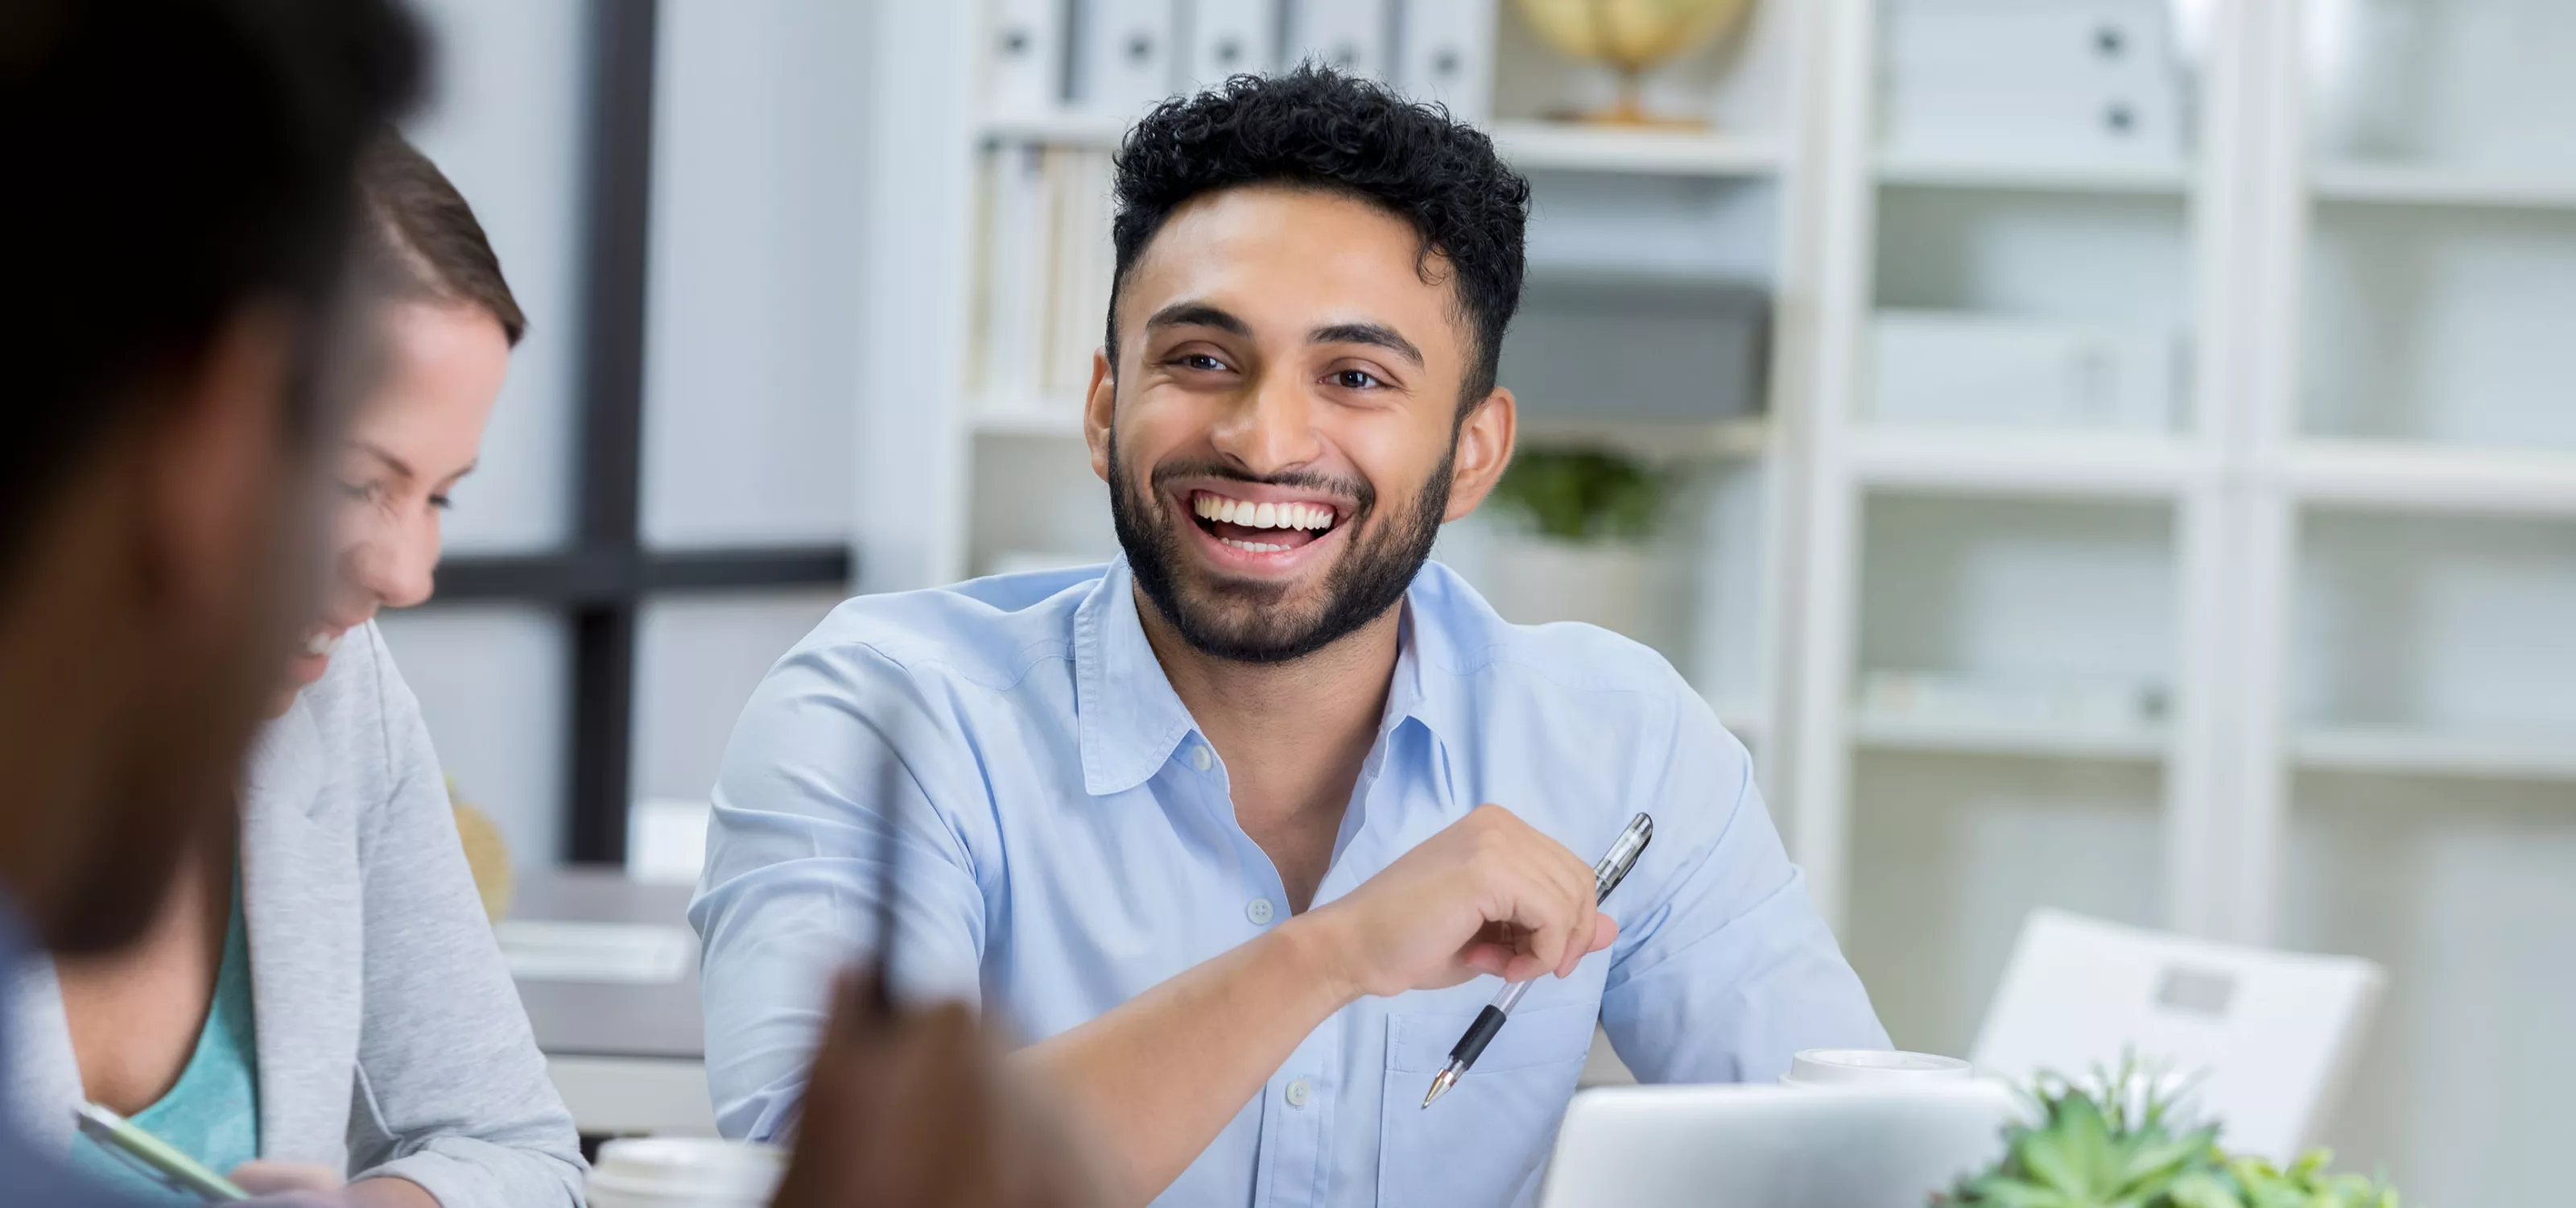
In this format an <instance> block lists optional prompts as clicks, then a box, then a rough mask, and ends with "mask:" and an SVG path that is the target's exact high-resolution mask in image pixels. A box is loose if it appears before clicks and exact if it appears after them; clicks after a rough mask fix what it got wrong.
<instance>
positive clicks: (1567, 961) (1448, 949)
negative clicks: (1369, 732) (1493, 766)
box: [1297, 805, 1619, 996]
mask: <svg viewBox="0 0 2576 1208" xmlns="http://www.w3.org/2000/svg"><path fill="white" fill-rule="evenodd" d="M1593 893H1594V889H1593V880H1592V866H1591V865H1589V864H1586V863H1584V862H1583V860H1582V858H1581V857H1579V856H1576V855H1575V854H1574V853H1573V852H1570V851H1567V850H1566V849H1565V845H1563V844H1561V843H1558V842H1557V841H1556V840H1554V839H1550V838H1548V837H1547V836H1546V835H1543V834H1540V833H1539V832H1538V831H1537V830H1535V829H1533V828H1532V827H1531V826H1530V825H1529V824H1528V823H1526V822H1523V821H1521V820H1520V819H1519V818H1518V817H1515V816H1514V815H1513V814H1512V812H1511V811H1510V810H1506V809H1504V808H1503V807H1501V806H1499V805H1485V806H1479V807H1477V808H1476V810H1475V812H1473V813H1470V814H1468V815H1467V816H1466V817H1464V818H1461V819H1459V820H1458V821H1456V822H1454V823H1452V824H1450V826H1449V827H1448V828H1447V829H1446V830H1443V831H1441V832H1440V833H1439V834H1436V835H1433V836H1432V837H1430V838H1429V839H1426V840H1424V841H1423V842H1422V844H1421V845H1420V846H1418V847H1416V848H1414V849H1413V850H1412V851H1409V852H1406V853H1405V854H1404V855H1403V856H1401V857H1399V858H1398V859H1397V860H1396V861H1395V862H1394V863H1392V864H1389V865H1387V866H1386V868H1384V869H1383V870H1381V871H1380V872H1379V873H1378V874H1377V875H1376V876H1374V877H1371V878H1369V880H1368V882H1367V883H1366V884H1364V885H1361V886H1360V887H1359V888H1358V889H1355V890H1353V891H1351V893H1350V894H1349V896H1347V897H1344V898H1341V899H1340V900H1338V901H1335V902H1332V903H1330V904H1328V905H1324V906H1318V907H1316V908H1315V909H1314V910H1312V911H1310V912H1308V913H1307V914H1306V915H1305V916H1303V917H1302V918H1301V919H1299V920H1297V922H1298V924H1299V925H1303V926H1309V927H1313V928H1315V929H1316V930H1317V931H1318V932H1319V933H1321V934H1323V935H1324V936H1325V937H1326V943H1325V945H1324V949H1325V951H1327V952H1329V953H1332V954H1334V959H1335V961H1336V967H1337V968H1338V970H1339V973H1340V976H1341V978H1342V980H1343V982H1344V984H1345V985H1347V986H1348V987H1349V988H1350V989H1351V990H1352V991H1354V992H1355V993H1357V994H1373V995H1381V996H1383V995H1392V994H1401V993H1404V992H1405V991H1407V990H1430V989H1438V988H1440V987H1443V986H1454V985H1457V984H1458V983H1460V982H1463V981H1466V980H1468V979H1470V978H1473V977H1476V976H1478V975H1480V974H1487V973H1491V974H1496V975H1498V976H1500V977H1502V978H1503V979H1504V980H1505V981H1526V980H1528V979H1530V978H1534V977H1537V976H1539V975H1540V974H1543V973H1554V974H1556V975H1557V976H1558V977H1564V976H1566V975H1568V974H1570V973H1572V972H1574V966H1575V965H1576V964H1577V963H1579V962H1580V961H1582V959H1583V958H1584V957H1586V956H1589V955H1591V954H1592V953H1595V952H1598V951H1600V950H1602V949H1603V948H1607V947H1609V946H1610V942H1611V941H1612V940H1614V939H1616V938H1618V934H1619V926H1618V924H1616V923H1614V922H1612V921H1611V920H1610V916H1608V915H1605V914H1603V913H1601V912H1600V910H1599V909H1597V903H1596V902H1595V899H1594V896H1593Z"/></svg>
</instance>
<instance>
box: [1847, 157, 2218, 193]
mask: <svg viewBox="0 0 2576 1208" xmlns="http://www.w3.org/2000/svg"><path fill="white" fill-rule="evenodd" d="M1876 173H1877V177H1878V182H1879V183H1880V184H1883V185H1901V186H1905V187H1909V188H1927V189H1992V190H2003V191H2014V192H2036V193H2141V194H2177V195H2178V194H2181V193H2184V192H2187V191H2188V190H2189V189H2190V188H2191V185H2192V179H2193V172H2192V166H2191V164H2189V163H2188V162H2185V161H2182V160H2172V161H2155V160H2145V161H2141V160H2098V161H2089V162H2088V161H2084V160H2042V159H2027V158H2026V159H1995V158H1980V157H1976V156H1969V155H1957V154H1942V153H1939V152H1929V151H1917V150H1909V149H1889V150H1886V151H1882V152H1880V154H1879V156H1878V160H1877V167H1876Z"/></svg>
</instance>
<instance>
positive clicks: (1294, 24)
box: [1279, 0, 1392, 80]
mask: <svg viewBox="0 0 2576 1208" xmlns="http://www.w3.org/2000/svg"><path fill="white" fill-rule="evenodd" d="M1390 16H1392V14H1390V13H1389V12H1388V11H1387V0H1288V53H1286V54H1283V55H1281V56H1280V57H1279V58H1280V62H1281V64H1282V65H1283V66H1285V65H1294V64H1297V63H1299V62H1303V61H1305V60H1308V59H1312V60H1314V61H1315V62H1317V63H1321V64H1324V65H1326V66H1329V67H1331V68H1333V69H1334V70H1336V71H1340V72H1342V73H1343V74H1345V75H1355V76H1369V77H1372V78H1375V79H1380V80H1383V79H1386V78H1387V75H1388V70H1387V69H1388V68H1389V67H1390V66H1391V64H1389V63H1388V62H1387V35H1388V34H1389V33H1390V32H1391V31H1390V30H1389V29H1388V18H1389V17H1390Z"/></svg>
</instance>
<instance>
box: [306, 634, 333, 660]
mask: <svg viewBox="0 0 2576 1208" xmlns="http://www.w3.org/2000/svg"><path fill="white" fill-rule="evenodd" d="M340 638H341V635H340V634H338V633H334V632H332V631H331V630H328V629H316V630H314V631H313V632H311V633H308V634H306V635H304V653H306V654H309V655H312V656H313V657H314V658H317V659H319V658H329V657H330V656H331V652H332V651H334V650H337V649H339V648H340Z"/></svg>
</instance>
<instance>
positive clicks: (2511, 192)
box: [2308, 162, 2576, 210]
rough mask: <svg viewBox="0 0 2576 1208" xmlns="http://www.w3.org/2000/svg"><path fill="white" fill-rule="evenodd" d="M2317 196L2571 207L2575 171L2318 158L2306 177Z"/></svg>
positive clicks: (2499, 206) (2575, 207)
mask: <svg viewBox="0 0 2576 1208" xmlns="http://www.w3.org/2000/svg"><path fill="white" fill-rule="evenodd" d="M2308 183H2309V188H2310V190H2311V191H2313V192H2314V193H2315V194H2316V196H2317V199H2318V200H2320V201H2335V202H2354V203H2384V204H2390V205H2423V206H2464V207H2483V208H2493V209H2527V210H2576V172H2568V171H2564V170H2563V169H2562V170H2561V171H2560V172H2558V173H2556V174H2554V175H2552V174H2544V173H2539V172H2530V171H2513V170H2498V169H2492V168H2448V167H2427V166H2421V165H2413V164H2383V163H2353V162H2341V163H2332V162H2330V163H2322V164H2318V165H2317V166H2316V167H2315V168H2313V169H2312V170H2311V172H2310V174H2309V177H2308Z"/></svg>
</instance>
